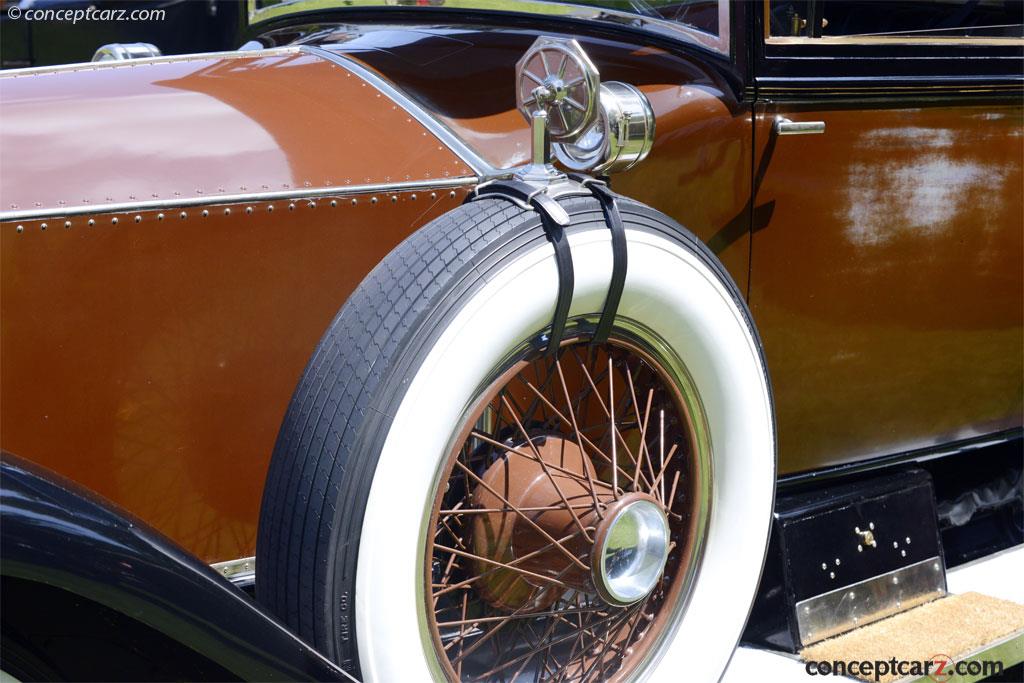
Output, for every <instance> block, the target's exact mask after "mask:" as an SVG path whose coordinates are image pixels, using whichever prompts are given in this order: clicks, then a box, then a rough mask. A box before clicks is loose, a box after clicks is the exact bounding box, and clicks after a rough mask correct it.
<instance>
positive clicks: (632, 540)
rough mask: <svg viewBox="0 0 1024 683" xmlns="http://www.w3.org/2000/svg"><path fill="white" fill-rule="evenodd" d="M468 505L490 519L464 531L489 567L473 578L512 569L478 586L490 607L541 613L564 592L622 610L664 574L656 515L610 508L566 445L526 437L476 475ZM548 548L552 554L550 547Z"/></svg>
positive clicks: (642, 497) (662, 533) (662, 535)
mask: <svg viewBox="0 0 1024 683" xmlns="http://www.w3.org/2000/svg"><path fill="white" fill-rule="evenodd" d="M474 498H475V499H476V500H477V501H478V503H479V504H480V506H481V507H483V508H484V509H493V510H494V512H489V513H486V514H482V515H478V516H477V518H476V520H475V521H474V524H473V533H472V545H473V551H474V553H476V554H477V555H479V556H481V557H483V558H487V560H489V561H484V560H478V561H477V564H478V569H479V570H480V571H481V572H484V571H486V570H487V569H493V568H494V567H495V566H500V565H501V564H504V565H514V566H515V567H516V568H517V569H516V570H512V569H507V570H502V569H500V568H499V569H498V570H497V571H492V572H491V573H490V574H488V576H487V577H486V579H485V580H483V581H482V582H481V586H480V589H481V593H482V595H483V596H484V598H485V599H486V600H487V602H489V603H490V604H491V605H492V606H494V607H500V608H503V609H510V610H518V611H520V612H527V611H542V610H545V609H547V608H549V607H550V606H551V605H552V604H553V603H554V602H555V600H557V599H558V598H559V596H561V595H562V594H563V593H564V592H565V591H566V590H567V589H573V590H577V591H581V592H583V593H597V594H598V595H600V596H601V598H602V599H604V600H605V601H606V602H608V603H609V604H613V605H628V604H631V603H634V602H636V601H638V600H640V599H642V598H644V597H646V596H647V595H648V594H649V593H650V592H651V590H652V589H653V588H654V586H655V585H656V583H657V581H658V579H659V577H660V576H661V573H662V570H663V569H664V565H665V560H666V559H667V557H668V548H669V527H668V520H667V518H666V516H665V513H664V511H663V509H662V506H661V505H660V504H659V503H658V502H657V501H656V500H655V499H654V498H653V497H651V496H649V495H647V494H643V493H629V494H625V495H623V494H622V493H621V492H620V494H619V497H618V498H617V497H616V496H615V493H614V492H613V490H612V487H610V486H608V485H607V484H605V483H604V482H602V481H600V479H599V478H598V476H597V472H596V471H595V469H594V465H593V463H592V461H591V459H590V457H589V456H587V455H586V454H585V453H584V452H582V451H581V450H580V447H579V446H578V444H577V443H575V442H573V441H570V440H568V439H564V438H561V437H558V436H541V437H534V438H532V439H531V440H530V441H529V442H526V443H522V444H519V445H516V446H514V447H512V448H510V449H509V451H507V452H506V454H505V456H504V457H502V458H500V459H498V460H496V461H495V462H494V464H493V465H491V466H490V467H489V468H488V469H487V471H486V472H485V473H484V475H483V477H482V478H481V482H480V483H479V484H478V485H477V487H476V489H475V491H474ZM502 498H504V499H505V500H506V501H507V503H508V505H506V506H504V509H503V505H502V500H501V499H502ZM510 506H511V507H514V508H518V512H517V511H516V510H514V509H509V507H510ZM556 541H557V542H558V543H559V544H560V547H559V546H554V547H552V546H553V544H554V543H555V542H556Z"/></svg>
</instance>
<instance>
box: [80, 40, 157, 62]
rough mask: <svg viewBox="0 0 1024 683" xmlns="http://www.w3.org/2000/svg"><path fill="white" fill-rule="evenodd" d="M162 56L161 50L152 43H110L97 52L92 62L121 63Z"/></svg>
mask: <svg viewBox="0 0 1024 683" xmlns="http://www.w3.org/2000/svg"><path fill="white" fill-rule="evenodd" d="M160 56H161V52H160V48H158V47H157V46H156V45H153V44H152V43H108V44H106V45H104V46H102V47H100V49H98V50H96V53H95V54H94V55H93V56H92V61H94V62H121V61H124V60H126V59H142V58H144V57H160Z"/></svg>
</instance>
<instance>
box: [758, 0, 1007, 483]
mask: <svg viewBox="0 0 1024 683" xmlns="http://www.w3.org/2000/svg"><path fill="white" fill-rule="evenodd" d="M757 22H758V23H759V24H760V25H758V26H756V27H755V35H756V38H755V49H756V51H757V56H756V62H757V63H756V69H757V74H756V83H757V104H756V116H755V159H754V175H755V177H754V186H755V196H754V202H753V206H754V211H753V217H754V218H753V226H752V227H753V235H752V259H751V279H750V304H751V308H752V310H753V312H754V317H755V320H756V321H757V324H758V326H759V329H760V331H761V334H762V337H763V340H764V344H765V349H766V353H767V357H768V363H769V368H770V369H771V372H772V376H773V382H774V386H775V398H776V410H777V420H778V427H779V435H780V472H781V473H783V474H785V473H792V472H797V471H803V470H809V469H815V468H820V467H823V466H828V465H837V464H841V463H847V462H851V461H854V460H863V459H865V458H871V457H875V456H888V455H893V454H899V453H906V452H910V451H916V450H918V449H926V448H933V447H934V446H935V445H937V444H950V443H953V444H956V445H962V446H969V445H971V443H976V442H977V441H978V440H979V439H989V438H990V437H992V436H993V435H994V436H995V437H996V438H998V437H999V436H1000V435H1001V434H1005V433H1006V431H1007V430H1016V429H1019V427H1020V424H1021V394H1022V385H1021V376H1022V366H1021V349H1022V347H1024V338H1022V323H1021V318H1022V310H1024V301H1022V291H1024V282H1022V232H1024V231H1022V215H1024V208H1022V203H1021V188H1022V175H1021V161H1022V158H1024V137H1022V120H1021V117H1022V106H1021V104H1022V92H1024V91H1022V79H1021V64H1022V62H1021V56H1022V44H1024V41H1022V40H1021V36H1022V35H1024V34H1022V32H1021V31H1022V28H1021V4H1020V3H1018V2H1011V1H1009V0H1008V1H1007V2H1005V3H1004V2H1000V1H994V2H981V3H979V2H947V1H940V0H936V1H935V2H932V1H931V0H924V1H922V2H914V3H907V2H893V3H877V2H863V1H854V2H847V1H845V0H841V1H836V2H791V1H788V0H787V1H780V0H765V3H764V5H763V12H761V13H759V14H758V17H757Z"/></svg>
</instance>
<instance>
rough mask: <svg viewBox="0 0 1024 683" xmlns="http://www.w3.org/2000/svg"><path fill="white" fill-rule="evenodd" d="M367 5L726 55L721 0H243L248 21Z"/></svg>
mask: <svg viewBox="0 0 1024 683" xmlns="http://www.w3.org/2000/svg"><path fill="white" fill-rule="evenodd" d="M372 7H390V8H394V7H407V8H410V9H411V8H416V7H421V8H447V9H454V10H471V9H481V10H489V11H509V12H517V13H526V14H537V15H549V16H550V15H554V16H571V17H575V18H579V19H586V20H593V21H606V22H609V23H615V24H620V25H621V24H627V25H631V26H634V27H635V28H638V29H641V30H648V31H651V32H653V33H660V34H663V35H667V36H670V37H680V36H682V37H688V38H689V39H691V40H692V41H695V42H697V43H698V44H701V45H704V46H705V47H709V48H711V49H713V50H716V51H718V52H721V53H728V43H729V26H728V23H729V20H728V17H729V8H728V3H727V2H726V0H249V23H250V24H256V23H260V22H263V21H269V20H271V19H276V18H279V17H281V16H285V15H287V14H292V13H299V12H305V11H318V10H319V11H322V10H328V9H334V8H348V9H366V8H372Z"/></svg>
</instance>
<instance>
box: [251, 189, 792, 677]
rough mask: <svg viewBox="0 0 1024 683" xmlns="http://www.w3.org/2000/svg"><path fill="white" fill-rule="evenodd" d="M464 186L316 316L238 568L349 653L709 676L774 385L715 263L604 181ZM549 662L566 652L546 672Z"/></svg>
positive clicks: (765, 516)
mask: <svg viewBox="0 0 1024 683" xmlns="http://www.w3.org/2000/svg"><path fill="white" fill-rule="evenodd" d="M561 204H562V206H563V207H564V208H565V209H566V210H567V212H568V213H569V215H570V216H571V219H572V223H571V226H570V227H569V228H568V229H567V235H568V241H569V244H570V246H571V252H572V260H573V269H574V272H575V286H574V293H573V299H572V305H571V308H570V318H569V323H568V325H567V327H566V333H565V338H564V339H563V341H562V344H561V346H560V348H559V349H558V350H557V351H556V352H554V353H548V350H547V348H546V346H547V343H546V342H547V337H546V336H545V332H547V331H548V329H549V326H550V324H551V319H552V314H553V311H554V307H555V299H556V294H557V292H558V273H557V269H556V265H555V258H554V251H553V248H552V245H551V243H550V242H549V241H548V240H547V238H546V236H545V232H544V230H543V228H542V226H541V222H540V218H539V216H538V214H536V213H535V212H533V211H530V210H527V209H524V208H521V207H520V206H519V205H517V204H515V203H512V202H509V201H506V200H504V199H502V198H497V197H487V198H481V199H478V200H477V201H473V202H470V203H467V204H466V205H464V206H461V207H459V208H457V209H455V210H453V211H451V212H449V213H448V214H446V215H444V216H442V217H440V218H438V219H436V220H434V221H433V222H431V223H430V224H428V225H426V226H425V227H423V228H422V229H420V230H418V231H417V232H416V233H414V234H413V235H412V236H410V237H409V238H408V239H407V240H405V242H403V243H402V244H400V245H399V246H398V247H397V248H396V249H395V250H394V251H393V252H392V253H390V254H389V255H388V256H387V257H386V258H385V259H384V260H383V261H382V262H381V263H380V264H379V265H378V266H377V267H376V268H375V269H374V270H373V271H372V272H371V273H370V274H369V275H368V276H367V277H366V279H365V280H364V281H363V283H362V284H361V285H360V286H359V288H358V289H357V290H356V291H355V292H354V293H353V295H352V296H351V298H350V299H349V300H348V302H347V303H346V304H345V305H344V307H343V308H342V309H341V311H340V312H339V313H338V315H337V317H336V318H335V319H334V321H333V322H332V323H331V326H330V328H329V329H328V330H327V332H326V333H325V335H324V337H323V339H322V341H321V342H320V344H319V346H318V347H317V349H316V351H315V353H314V355H313V357H312V359H311V360H310V362H309V365H308V367H307V369H306V371H305V374H304V375H303V377H302V379H301V381H300V383H299V386H298V388H297V389H296V391H295V395H294V397H293V399H292V402H291V404H290V407H289V409H288V412H287V415H286V417H285V419H284V423H283V425H282V427H281V431H280V434H279V436H278V440H277V444H276V447H275V450H274V454H273V458H272V462H271V465H270V470H269V473H268V476H267V482H266V488H265V491H264V494H263V504H262V509H261V514H260V525H259V539H258V546H257V561H256V567H257V585H256V588H257V596H258V599H259V600H260V601H261V602H263V603H264V604H266V605H267V606H268V607H270V608H271V609H272V610H273V611H274V612H276V613H277V614H278V615H279V616H280V617H281V618H282V619H283V620H284V621H285V622H286V623H287V624H288V625H289V626H290V627H292V628H293V629H295V630H296V631H297V632H298V633H299V635H300V636H301V637H303V638H304V639H306V640H307V641H309V642H310V643H311V644H313V645H314V646H315V647H317V648H319V649H320V650H321V651H323V652H324V653H325V654H326V655H327V656H329V657H331V658H332V659H334V660H335V661H336V662H338V663H340V664H341V665H343V666H344V667H345V668H346V669H347V670H348V671H350V672H351V673H353V674H356V675H358V676H361V677H362V679H363V680H366V681H424V680H444V679H448V680H516V679H519V678H522V679H523V680H531V681H533V680H549V679H552V678H556V677H558V680H574V681H575V680H622V679H628V680H632V679H635V678H637V677H642V676H649V677H651V679H652V680H660V679H661V678H662V677H664V678H666V679H667V680H679V676H680V672H682V671H685V672H686V677H687V678H688V679H689V680H717V678H718V676H719V675H720V674H721V672H722V671H723V670H724V669H725V667H726V665H727V664H728V661H729V658H730V657H731V655H732V652H733V650H734V648H735V646H736V643H737V641H738V639H739V636H740V633H741V631H742V629H743V625H744V623H745V621H746V618H747V614H748V611H749V607H750V604H751V601H752V599H753V596H754V592H755V589H756V587H757V582H758V577H759V575H760V570H761V566H762V562H763V557H764V553H765V548H766V545H767V539H768V529H769V521H770V516H771V511H772V501H773V492H774V484H775V433H774V421H773V412H772V402H771V389H770V383H769V379H768V374H767V370H766V367H765V362H764V358H763V354H762V349H761V345H760V342H759V339H758V335H757V332H756V330H755V328H754V325H753V323H752V321H751V318H750V313H749V311H748V310H747V307H746V305H745V303H744V301H743V297H742V296H741V294H740V292H739V291H738V289H737V288H736V286H735V284H734V283H733V281H732V280H731V279H730V277H729V275H728V274H727V273H726V271H725V269H724V268H723V267H722V265H721V263H720V262H719V261H718V260H717V259H716V258H715V257H714V256H713V255H712V254H711V253H710V252H709V251H708V250H707V249H706V248H705V247H704V245H702V244H701V243H700V242H699V240H697V239H696V238H695V237H694V235H692V234H691V233H689V232H688V231H686V230H685V229H683V228H682V227H681V226H679V225H678V224H677V223H675V222H674V221H673V220H671V219H670V218H668V217H667V216H665V215H663V214H661V213H659V212H657V211H655V210H653V209H651V208H649V207H646V206H643V205H641V204H638V203H636V202H633V201H630V200H626V199H621V198H620V199H619V201H618V205H619V207H620V210H621V215H622V219H623V223H624V225H625V228H626V236H627V244H628V261H629V267H628V274H627V277H626V281H625V286H624V290H623V294H622V299H621V302H620V304H619V307H618V312H617V315H616V318H615V324H614V327H613V329H612V333H611V335H610V337H609V338H608V340H607V341H606V342H603V343H592V334H593V331H594V328H595V323H596V321H597V319H598V317H599V315H600V312H601V308H602V306H603V304H604V300H605V297H606V294H607V291H608V285H609V274H610V272H611V265H612V249H611V238H610V233H609V230H608V229H607V227H606V225H605V220H604V215H603V213H602V211H601V207H600V205H599V204H598V203H597V201H596V200H594V199H593V198H591V197H574V198H569V199H563V200H561ZM562 676H564V679H563V678H561V677H562Z"/></svg>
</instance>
